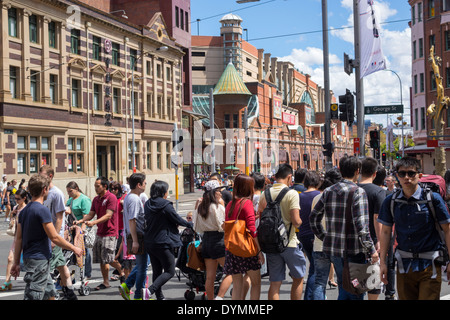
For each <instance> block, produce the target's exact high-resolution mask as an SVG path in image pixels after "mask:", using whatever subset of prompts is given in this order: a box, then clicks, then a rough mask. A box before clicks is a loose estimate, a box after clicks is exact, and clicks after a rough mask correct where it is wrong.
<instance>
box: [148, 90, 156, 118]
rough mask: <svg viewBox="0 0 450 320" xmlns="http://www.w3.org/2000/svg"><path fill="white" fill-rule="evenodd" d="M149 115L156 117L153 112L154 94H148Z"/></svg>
mask: <svg viewBox="0 0 450 320" xmlns="http://www.w3.org/2000/svg"><path fill="white" fill-rule="evenodd" d="M147 114H148V116H149V117H154V116H155V110H153V94H151V93H147Z"/></svg>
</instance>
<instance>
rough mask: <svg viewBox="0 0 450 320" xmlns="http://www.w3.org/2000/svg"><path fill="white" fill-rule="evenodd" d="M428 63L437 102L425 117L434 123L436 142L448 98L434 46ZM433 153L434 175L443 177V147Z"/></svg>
mask: <svg viewBox="0 0 450 320" xmlns="http://www.w3.org/2000/svg"><path fill="white" fill-rule="evenodd" d="M429 61H430V63H431V68H432V69H433V72H434V78H435V80H436V92H437V100H436V103H432V104H430V106H429V107H428V108H427V116H429V117H432V119H433V121H434V128H435V135H436V136H437V140H442V138H443V135H444V124H445V122H444V120H443V114H442V111H443V110H444V108H445V109H447V108H448V104H449V102H450V98H449V97H445V96H444V86H443V85H442V77H441V75H440V72H439V67H440V66H441V63H442V59H441V58H440V57H438V56H435V54H434V46H432V47H431V49H430V58H429ZM429 135H430V134H429ZM434 153H435V157H436V174H438V175H440V176H442V177H443V176H444V174H445V171H446V157H445V149H444V147H436V148H435V151H434Z"/></svg>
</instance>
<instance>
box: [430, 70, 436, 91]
mask: <svg viewBox="0 0 450 320" xmlns="http://www.w3.org/2000/svg"><path fill="white" fill-rule="evenodd" d="M430 89H431V90H436V77H435V76H434V72H433V71H431V72H430Z"/></svg>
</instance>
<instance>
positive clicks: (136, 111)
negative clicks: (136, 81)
mask: <svg viewBox="0 0 450 320" xmlns="http://www.w3.org/2000/svg"><path fill="white" fill-rule="evenodd" d="M133 109H134V115H135V116H138V115H139V93H138V92H136V91H135V92H134V99H133Z"/></svg>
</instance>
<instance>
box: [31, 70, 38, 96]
mask: <svg viewBox="0 0 450 320" xmlns="http://www.w3.org/2000/svg"><path fill="white" fill-rule="evenodd" d="M38 76H39V75H38V71H33V70H32V71H31V75H30V93H31V100H33V101H35V102H36V101H39V78H38Z"/></svg>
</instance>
